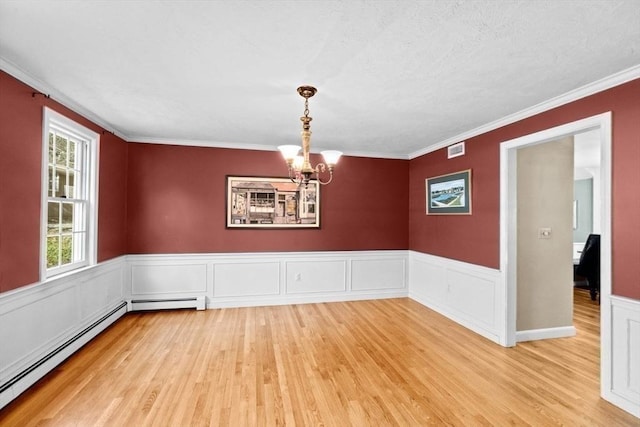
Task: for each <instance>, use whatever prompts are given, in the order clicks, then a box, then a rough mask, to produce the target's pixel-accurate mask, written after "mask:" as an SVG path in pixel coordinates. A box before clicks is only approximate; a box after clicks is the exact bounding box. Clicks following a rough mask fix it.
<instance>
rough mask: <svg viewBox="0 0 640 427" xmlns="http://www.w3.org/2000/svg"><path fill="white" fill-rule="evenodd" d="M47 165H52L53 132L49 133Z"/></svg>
mask: <svg viewBox="0 0 640 427" xmlns="http://www.w3.org/2000/svg"><path fill="white" fill-rule="evenodd" d="M48 145H49V163H53V132H49V144H48Z"/></svg>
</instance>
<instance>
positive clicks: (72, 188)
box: [40, 108, 99, 280]
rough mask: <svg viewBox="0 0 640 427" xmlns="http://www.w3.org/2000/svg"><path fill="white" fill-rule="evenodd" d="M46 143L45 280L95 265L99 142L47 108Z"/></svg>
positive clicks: (43, 186)
mask: <svg viewBox="0 0 640 427" xmlns="http://www.w3.org/2000/svg"><path fill="white" fill-rule="evenodd" d="M42 139H43V159H42V165H43V167H42V189H43V191H42V193H43V194H42V217H41V218H42V219H41V222H42V229H41V256H40V271H41V278H42V279H43V280H44V279H46V278H47V277H51V276H53V275H56V274H60V273H64V272H67V271H70V270H74V269H76V268H80V267H84V266H87V265H91V264H95V262H96V241H97V239H96V237H97V236H96V229H97V227H96V223H97V214H96V212H97V209H96V202H97V194H96V193H97V153H98V144H99V136H98V134H97V133H95V132H93V131H91V130H89V129H87V128H85V127H84V126H82V125H79V124H78V123H75V122H74V121H72V120H69V119H67V118H66V117H64V116H62V115H60V114H58V113H56V112H55V111H53V110H50V109H48V108H45V109H44V123H43V138H42Z"/></svg>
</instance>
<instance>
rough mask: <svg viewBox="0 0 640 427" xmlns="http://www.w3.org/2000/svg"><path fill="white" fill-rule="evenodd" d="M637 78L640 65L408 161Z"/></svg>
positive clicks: (431, 147)
mask: <svg viewBox="0 0 640 427" xmlns="http://www.w3.org/2000/svg"><path fill="white" fill-rule="evenodd" d="M637 78H640V65H636V66H633V67H631V68H627V69H626V70H623V71H620V72H618V73H615V74H612V75H610V76H608V77H605V78H603V79H600V80H597V81H595V82H592V83H589V84H586V85H584V86H581V87H579V88H577V89H574V90H572V91H570V92H567V93H565V94H563V95H559V96H556V97H555V98H551V99H549V100H547V101H543V102H541V103H539V104H537V105H534V106H533V107H529V108H526V109H524V110H520V111H518V112H517V113H513V114H510V115H508V116H506V117H503V118H501V119H498V120H495V121H493V122H490V123H487V124H485V125H482V126H480V127H477V128H475V129H472V130H470V131H467V132H463V133H461V134H459V135H456V136H454V137H451V138H447V139H445V140H444V141H441V142H438V143H436V144H433V145H429V146H428V147H425V148H423V149H422V150H418V151H414V152H413V153H409V155H408V157H409V159H415V158H416V157H420V156H423V155H425V154H428V153H431V152H433V151H436V150H440V149H441V148H445V147H448V146H449V145H451V144H455V143H457V142H461V141H464V140H466V139H469V138H473V137H474V136H478V135H482V134H483V133H487V132H490V131H492V130H495V129H498V128H501V127H503V126H507V125H510V124H512V123H515V122H517V121H520V120H523V119H526V118H528V117H532V116H535V115H536V114H540V113H543V112H545V111H548V110H551V109H553V108H556V107H560V106H562V105H565V104H568V103H570V102H573V101H577V100H579V99H582V98H586V97H587V96H590V95H594V94H596V93H598V92H602V91H605V90H607V89H611V88H612V87H616V86H619V85H621V84H624V83H627V82H630V81H631V80H635V79H637Z"/></svg>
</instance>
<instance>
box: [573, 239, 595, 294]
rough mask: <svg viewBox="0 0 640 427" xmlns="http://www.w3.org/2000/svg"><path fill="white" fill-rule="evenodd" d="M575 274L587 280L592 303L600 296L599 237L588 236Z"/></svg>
mask: <svg viewBox="0 0 640 427" xmlns="http://www.w3.org/2000/svg"><path fill="white" fill-rule="evenodd" d="M576 274H577V275H579V276H582V277H584V278H586V279H587V283H588V284H589V294H590V295H591V299H592V300H593V301H595V300H596V297H599V295H600V235H599V234H589V237H588V238H587V242H586V243H585V244H584V249H583V250H582V254H581V255H580V262H579V263H578V266H577V267H576Z"/></svg>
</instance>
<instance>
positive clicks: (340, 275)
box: [285, 260, 347, 294]
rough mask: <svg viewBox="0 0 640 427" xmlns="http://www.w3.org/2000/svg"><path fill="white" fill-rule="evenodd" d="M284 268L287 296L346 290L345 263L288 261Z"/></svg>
mask: <svg viewBox="0 0 640 427" xmlns="http://www.w3.org/2000/svg"><path fill="white" fill-rule="evenodd" d="M285 268H286V283H287V294H303V293H319V292H345V291H346V290H347V276H346V271H347V263H346V261H333V260H332V261H329V260H327V261H322V260H318V261H288V262H286V263H285Z"/></svg>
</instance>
